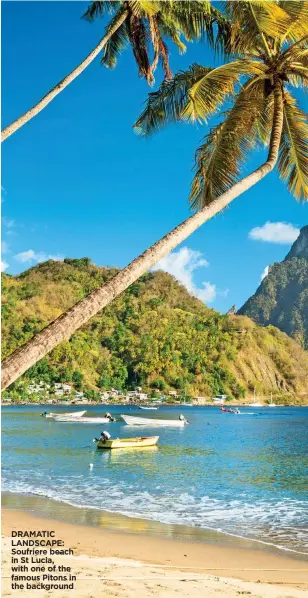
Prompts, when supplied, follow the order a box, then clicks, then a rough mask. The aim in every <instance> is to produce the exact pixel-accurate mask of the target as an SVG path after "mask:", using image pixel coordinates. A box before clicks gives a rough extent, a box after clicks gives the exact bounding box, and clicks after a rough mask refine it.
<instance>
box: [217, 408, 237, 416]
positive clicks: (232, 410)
mask: <svg viewBox="0 0 308 598" xmlns="http://www.w3.org/2000/svg"><path fill="white" fill-rule="evenodd" d="M220 411H222V412H223V413H234V415H240V414H241V412H240V410H239V409H237V408H236V409H226V408H225V407H220Z"/></svg>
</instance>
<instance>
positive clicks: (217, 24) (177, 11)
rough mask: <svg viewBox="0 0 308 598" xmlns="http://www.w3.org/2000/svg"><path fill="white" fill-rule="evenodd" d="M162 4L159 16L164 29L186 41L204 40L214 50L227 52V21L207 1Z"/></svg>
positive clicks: (191, 0) (192, 0) (228, 31)
mask: <svg viewBox="0 0 308 598" xmlns="http://www.w3.org/2000/svg"><path fill="white" fill-rule="evenodd" d="M162 4H163V7H162V10H161V13H160V14H161V20H162V21H163V25H164V26H165V27H166V28H168V29H169V30H171V31H172V30H173V31H177V32H178V34H180V33H181V34H182V35H183V36H184V38H185V40H187V41H193V40H196V39H203V40H204V39H206V40H207V41H208V43H209V44H210V46H211V47H212V48H213V49H214V50H216V51H224V52H227V51H228V47H229V40H230V31H231V27H230V23H229V20H228V19H227V18H226V17H225V16H224V15H223V13H222V12H220V11H219V10H218V9H217V8H215V7H213V6H212V5H211V3H210V2H209V1H208V0H197V1H194V0H190V1H189V2H187V1H186V0H184V1H182V0H177V1H173V2H172V1H170V2H163V3H162ZM173 41H175V43H177V41H176V40H173ZM182 49H185V46H184V48H183V46H182Z"/></svg>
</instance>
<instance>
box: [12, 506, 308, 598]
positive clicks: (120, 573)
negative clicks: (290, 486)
mask: <svg viewBox="0 0 308 598" xmlns="http://www.w3.org/2000/svg"><path fill="white" fill-rule="evenodd" d="M16 530H19V531H25V530H54V531H55V535H56V537H57V538H59V539H61V540H63V542H64V547H65V549H66V548H71V549H73V551H74V555H73V556H61V557H54V562H55V564H61V565H65V566H70V567H71V568H72V574H73V575H76V578H77V580H76V581H75V582H74V595H76V597H78V598H94V597H96V596H97V595H98V592H99V593H100V594H101V592H102V591H105V592H108V596H118V597H119V598H120V597H121V598H122V597H123V598H130V597H132V596H136V597H137V598H139V597H140V598H149V597H150V596H151V597H152V596H159V597H163V598H172V597H173V596H183V597H188V596H189V597H192V598H194V597H196V598H197V597H200V598H201V596H205V595H206V596H208V597H212V596H213V597H214V596H219V595H222V596H225V597H226V598H233V597H235V596H239V595H246V594H247V595H249V596H251V597H252V598H261V597H268V598H291V597H292V598H293V597H294V598H296V597H300V596H304V595H305V590H306V589H307V587H308V565H307V562H306V561H304V560H297V559H296V558H291V557H289V556H286V555H283V554H282V555H281V556H279V555H276V554H272V553H270V552H266V551H261V550H245V549H239V548H232V547H230V546H228V547H222V546H213V545H207V544H201V543H198V542H184V541H183V542H181V541H174V540H169V539H165V538H154V537H150V536H146V535H140V536H139V535H137V534H130V533H119V532H112V531H106V530H104V529H102V528H95V527H86V526H81V525H80V526H79V525H72V524H69V523H62V522H57V521H55V520H52V519H46V518H40V517H37V516H34V515H32V514H29V513H26V512H23V511H15V510H7V509H3V510H2V534H3V542H2V550H3V572H2V574H3V589H2V596H17V595H18V594H19V593H20V590H12V589H11V578H10V576H11V542H12V538H11V536H12V532H13V531H16ZM23 591H24V590H23ZM70 592H71V590H67V591H66V590H49V591H46V590H36V591H35V595H36V596H38V598H41V597H44V598H45V596H46V597H47V596H48V597H50V596H53V597H56V598H66V597H67V596H69V593H70ZM26 593H27V594H29V595H30V594H31V593H33V590H28V591H26Z"/></svg>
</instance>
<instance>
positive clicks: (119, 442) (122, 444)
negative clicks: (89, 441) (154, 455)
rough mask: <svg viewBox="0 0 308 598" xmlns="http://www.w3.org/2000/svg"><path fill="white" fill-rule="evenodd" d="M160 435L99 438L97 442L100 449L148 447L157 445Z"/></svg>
mask: <svg viewBox="0 0 308 598" xmlns="http://www.w3.org/2000/svg"><path fill="white" fill-rule="evenodd" d="M158 439H159V436H150V437H148V438H115V439H110V440H106V441H105V442H104V441H103V440H99V441H98V442H97V443H96V446H97V448H98V449H104V450H106V449H108V450H111V449H127V448H146V447H149V446H155V445H156V444H157V442H158Z"/></svg>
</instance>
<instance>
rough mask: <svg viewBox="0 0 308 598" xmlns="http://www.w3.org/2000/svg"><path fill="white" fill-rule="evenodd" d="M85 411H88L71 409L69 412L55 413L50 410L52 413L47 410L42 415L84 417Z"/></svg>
mask: <svg viewBox="0 0 308 598" xmlns="http://www.w3.org/2000/svg"><path fill="white" fill-rule="evenodd" d="M85 413H87V412H86V411H70V412H69V413H59V412H58V413H53V412H52V411H50V413H47V411H45V413H41V415H42V416H43V417H82V416H83V415H84V414H85Z"/></svg>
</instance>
